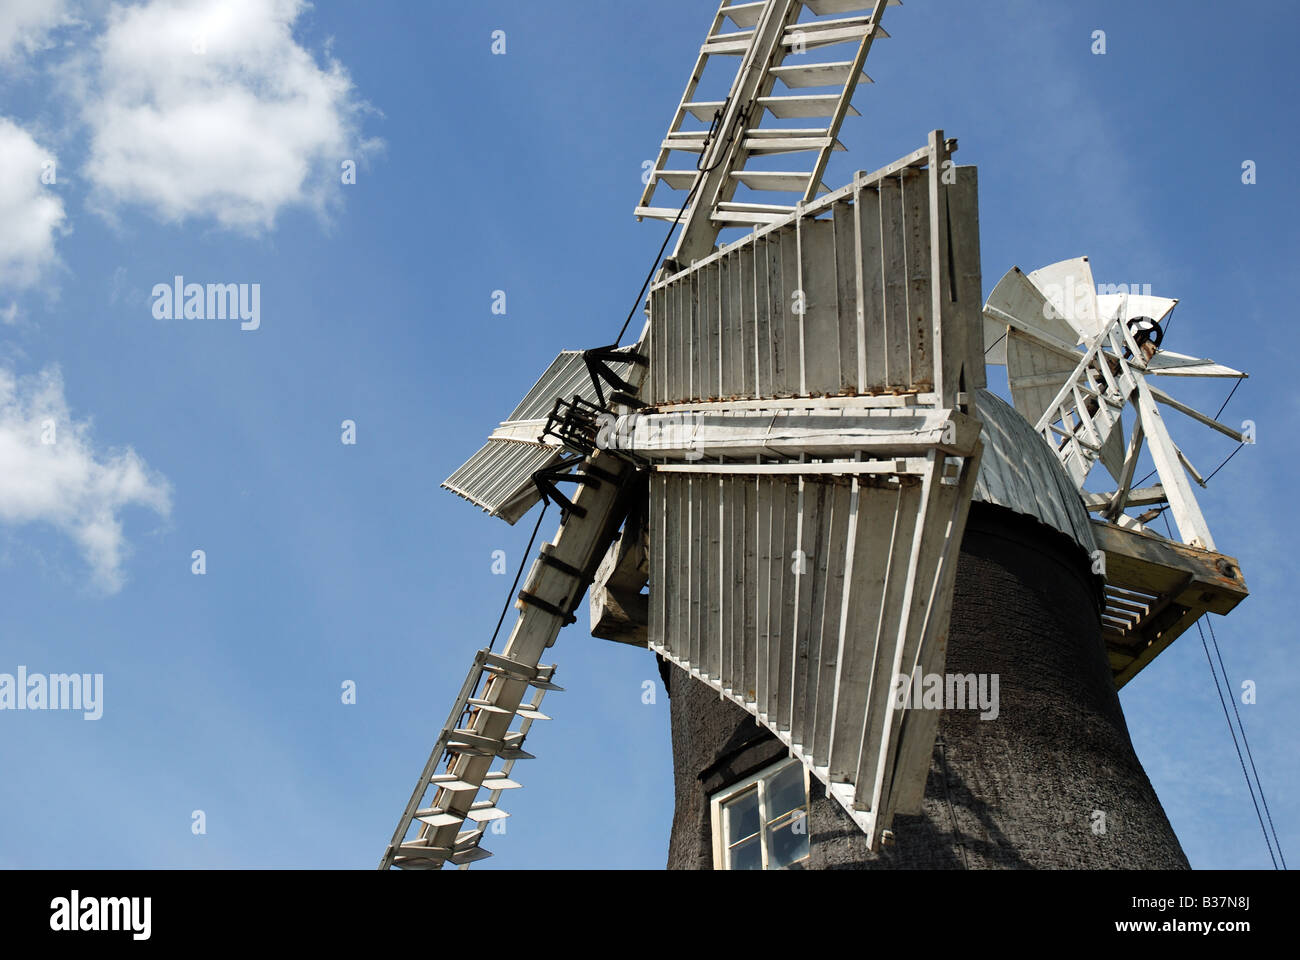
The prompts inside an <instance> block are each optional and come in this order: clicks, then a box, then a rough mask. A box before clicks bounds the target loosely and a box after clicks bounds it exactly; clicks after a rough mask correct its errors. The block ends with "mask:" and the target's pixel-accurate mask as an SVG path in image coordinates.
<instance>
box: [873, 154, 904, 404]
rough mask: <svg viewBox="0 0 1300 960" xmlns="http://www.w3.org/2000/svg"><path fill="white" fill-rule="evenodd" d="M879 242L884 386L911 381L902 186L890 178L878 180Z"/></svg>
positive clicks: (900, 385) (896, 387) (895, 386)
mask: <svg viewBox="0 0 1300 960" xmlns="http://www.w3.org/2000/svg"><path fill="white" fill-rule="evenodd" d="M880 220H881V227H880V242H881V248H882V263H883V277H884V292H885V297H884V302H885V337H884V341H883V345H884V349H885V384H884V386H885V389H894V390H906V389H908V388H909V387H910V386H911V384H912V351H911V324H910V322H909V319H908V313H907V282H908V273H907V236H906V233H905V223H904V219H903V188H902V185H901V183H900V182H899V181H898V180H897V179H896V178H893V177H890V178H888V179H886V180H882V181H881V182H880Z"/></svg>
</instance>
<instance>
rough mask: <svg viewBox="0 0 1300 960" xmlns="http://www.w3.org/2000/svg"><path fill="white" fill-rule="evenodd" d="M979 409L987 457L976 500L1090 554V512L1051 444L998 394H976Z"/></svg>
mask: <svg viewBox="0 0 1300 960" xmlns="http://www.w3.org/2000/svg"><path fill="white" fill-rule="evenodd" d="M976 405H977V406H978V408H979V415H980V419H981V420H982V421H983V422H984V429H983V431H982V433H981V437H982V439H983V441H984V456H983V458H982V459H981V461H980V472H979V476H978V477H977V478H976V481H975V495H974V498H973V499H974V500H975V501H976V502H977V503H981V502H982V503H992V504H996V505H997V506H999V507H1005V508H1006V509H1008V510H1013V511H1015V512H1016V513H1019V514H1024V515H1025V516H1029V517H1033V518H1034V519H1036V520H1038V521H1039V522H1040V523H1044V524H1046V525H1047V526H1049V527H1052V528H1053V529H1055V530H1058V531H1060V532H1061V533H1063V534H1065V535H1066V536H1067V537H1069V538H1070V539H1071V540H1073V541H1074V542H1075V543H1077V544H1079V546H1081V547H1083V549H1084V550H1086V551H1087V552H1088V553H1089V554H1091V553H1092V552H1093V551H1094V550H1096V549H1097V542H1096V540H1095V539H1094V538H1093V535H1092V523H1091V521H1090V520H1089V519H1088V511H1087V510H1085V509H1084V506H1083V499H1082V498H1081V497H1080V496H1079V491H1078V490H1077V489H1075V486H1074V484H1073V483H1071V482H1070V478H1069V476H1068V475H1067V474H1066V472H1065V468H1064V467H1062V466H1061V464H1060V461H1058V460H1057V459H1056V455H1055V454H1054V453H1053V452H1052V448H1051V447H1049V446H1048V444H1047V441H1046V440H1044V439H1043V438H1042V437H1041V436H1039V435H1038V434H1037V433H1036V432H1035V431H1034V428H1033V425H1032V424H1030V423H1029V421H1028V420H1026V419H1025V418H1024V417H1022V416H1021V415H1020V414H1019V413H1018V412H1017V411H1016V409H1015V408H1014V407H1012V406H1011V405H1010V404H1008V403H1007V402H1006V401H1005V400H1003V399H1002V398H1001V397H999V396H997V394H994V393H990V392H989V391H988V390H979V391H977V398H976Z"/></svg>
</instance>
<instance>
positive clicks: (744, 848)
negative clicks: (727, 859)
mask: <svg viewBox="0 0 1300 960" xmlns="http://www.w3.org/2000/svg"><path fill="white" fill-rule="evenodd" d="M758 841H759V838H758V837H750V838H749V839H748V840H742V841H741V842H740V843H738V844H736V845H735V846H734V847H732V848H731V851H730V856H731V869H732V870H762V869H763V848H762V846H761V845H760V844H759V842H758Z"/></svg>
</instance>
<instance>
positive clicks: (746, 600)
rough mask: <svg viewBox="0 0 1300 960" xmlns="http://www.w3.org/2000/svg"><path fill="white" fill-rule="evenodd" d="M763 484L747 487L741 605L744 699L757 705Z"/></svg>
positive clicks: (749, 480)
mask: <svg viewBox="0 0 1300 960" xmlns="http://www.w3.org/2000/svg"><path fill="white" fill-rule="evenodd" d="M759 483H760V481H759V480H758V479H757V478H748V477H747V478H745V480H744V481H743V487H744V494H745V499H744V511H745V514H744V516H745V531H744V535H745V545H744V550H743V556H744V570H745V576H744V592H743V595H742V598H741V599H742V601H743V603H742V604H741V606H742V608H743V612H742V618H741V637H742V638H743V639H744V667H743V677H744V680H743V683H742V691H741V692H742V696H744V698H745V700H746V701H747V702H750V703H754V702H756V701H757V698H758V678H757V670H758V666H757V665H758V617H757V613H756V607H757V605H758V602H759V599H758V598H759V596H760V586H759V582H758V571H759V569H760V565H759V562H758V557H759V552H758V551H759V536H758V485H759Z"/></svg>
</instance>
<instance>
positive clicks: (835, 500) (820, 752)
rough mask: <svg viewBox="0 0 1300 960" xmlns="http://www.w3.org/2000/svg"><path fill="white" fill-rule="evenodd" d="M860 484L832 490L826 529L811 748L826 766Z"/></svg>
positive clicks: (810, 708)
mask: <svg viewBox="0 0 1300 960" xmlns="http://www.w3.org/2000/svg"><path fill="white" fill-rule="evenodd" d="M857 499H858V493H857V483H856V481H853V482H846V483H836V484H835V485H834V487H833V488H832V497H831V504H830V511H829V514H830V519H829V522H828V523H827V525H826V530H827V540H826V547H825V553H826V561H827V562H826V573H825V576H824V579H823V580H822V591H821V594H822V595H821V597H820V600H819V602H818V614H819V615H818V620H817V625H816V630H815V633H814V635H813V636H814V642H815V648H814V649H815V652H816V658H817V665H816V666H817V671H816V673H815V675H814V677H813V685H812V688H811V689H810V691H809V694H810V695H809V698H808V707H807V709H808V715H809V720H808V723H809V725H810V727H811V734H810V735H809V746H810V747H811V752H812V756H813V758H814V761H815V762H816V763H817V764H819V765H824V764H825V763H826V761H827V757H828V754H829V752H830V742H829V741H830V723H831V708H832V705H833V704H834V701H835V668H836V665H837V659H836V658H837V657H838V655H839V635H840V613H841V607H842V605H843V600H844V592H845V589H846V588H847V580H846V572H847V570H848V568H849V566H850V560H849V551H850V549H851V547H850V539H849V538H850V524H851V523H854V522H856V519H857Z"/></svg>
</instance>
